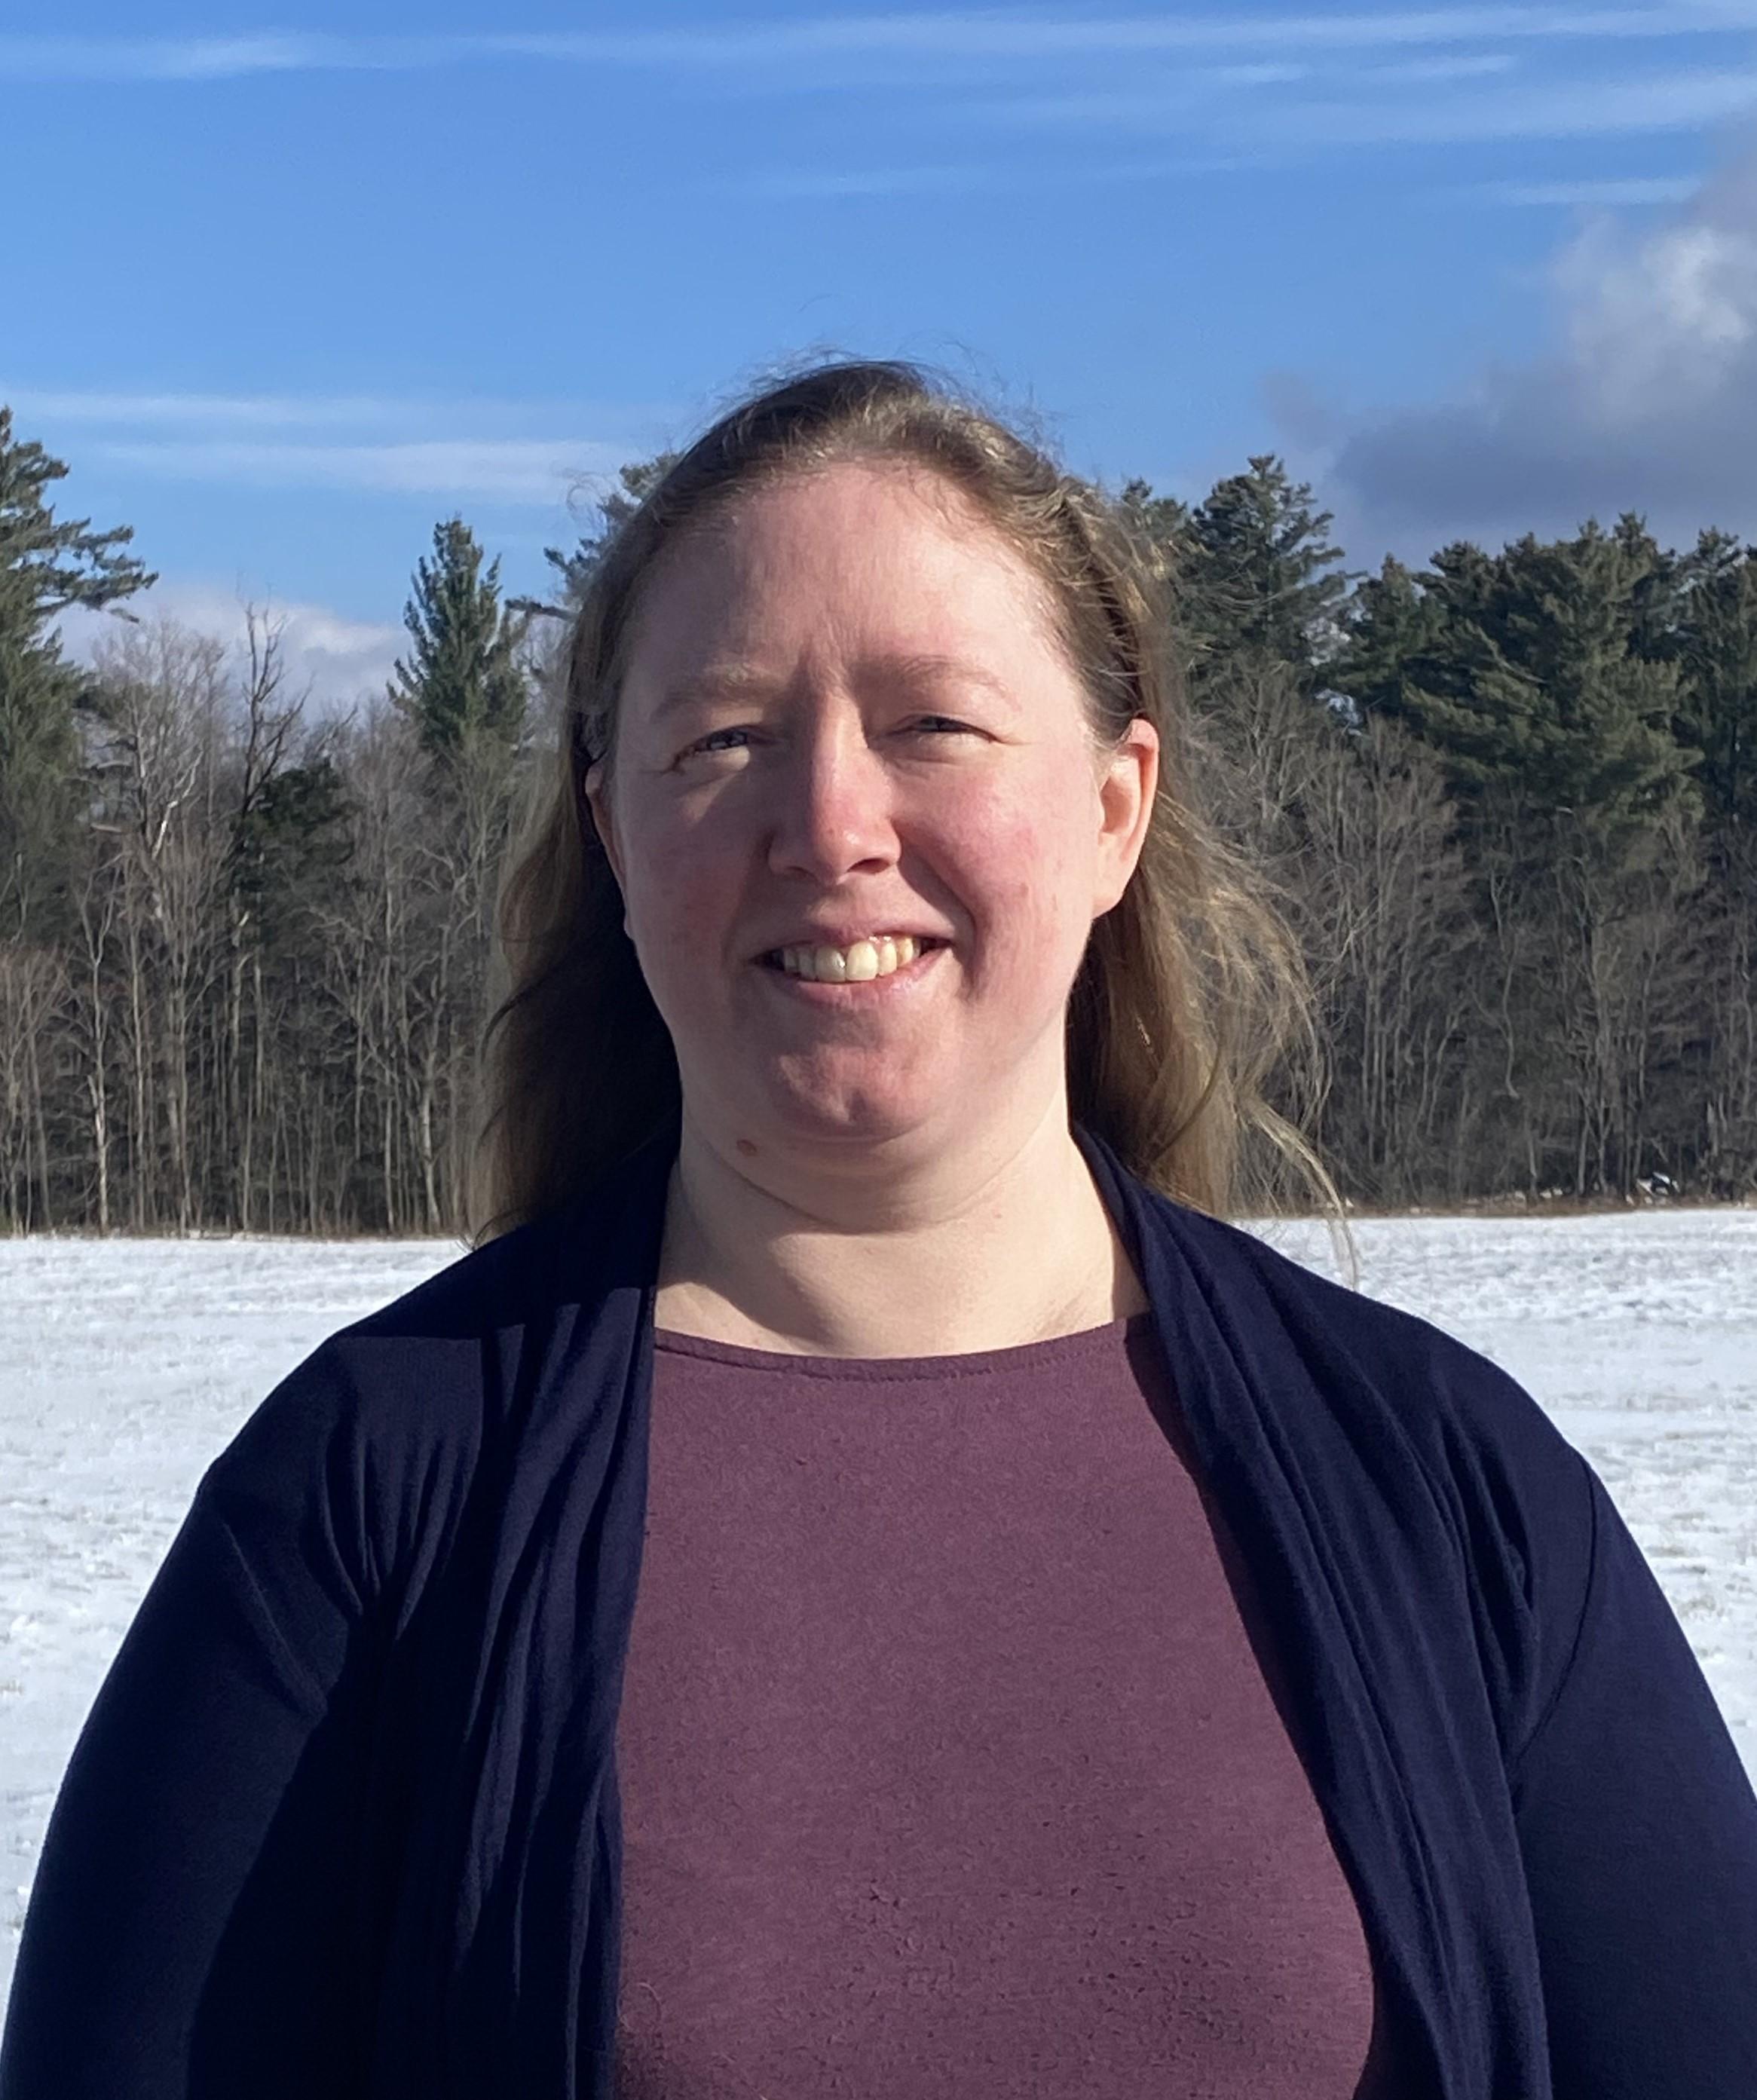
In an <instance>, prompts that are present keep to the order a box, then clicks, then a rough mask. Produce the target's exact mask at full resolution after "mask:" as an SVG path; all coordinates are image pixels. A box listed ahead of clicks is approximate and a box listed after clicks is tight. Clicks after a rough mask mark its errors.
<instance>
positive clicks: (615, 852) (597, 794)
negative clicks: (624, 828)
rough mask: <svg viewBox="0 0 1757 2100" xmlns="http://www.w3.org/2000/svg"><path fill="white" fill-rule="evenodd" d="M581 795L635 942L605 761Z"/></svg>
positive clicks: (589, 775)
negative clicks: (614, 881) (620, 894)
mask: <svg viewBox="0 0 1757 2100" xmlns="http://www.w3.org/2000/svg"><path fill="white" fill-rule="evenodd" d="M580 786H581V792H582V794H583V795H584V796H585V805H586V807H587V809H588V810H589V811H590V812H591V816H592V826H593V828H594V831H596V832H597V833H598V841H599V843H600V844H601V845H603V849H604V858H606V859H607V861H608V862H610V871H611V874H612V875H613V876H615V877H616V887H617V889H620V891H621V892H622V895H623V911H622V930H623V932H624V933H627V934H628V935H629V937H630V938H631V939H632V938H633V929H632V928H631V927H630V926H629V912H628V894H629V890H628V885H627V884H626V883H625V881H624V880H623V879H622V854H621V849H620V848H619V847H618V845H617V844H616V823H615V820H614V818H612V817H611V814H610V796H609V794H608V792H607V789H606V786H605V782H604V761H603V759H602V758H595V759H594V760H593V761H592V763H591V764H590V765H589V766H587V768H586V769H585V773H584V774H582V775H581V782H580Z"/></svg>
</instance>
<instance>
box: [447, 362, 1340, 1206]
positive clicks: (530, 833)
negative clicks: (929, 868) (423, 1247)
mask: <svg viewBox="0 0 1757 2100" xmlns="http://www.w3.org/2000/svg"><path fill="white" fill-rule="evenodd" d="M847 460H866V461H894V462H900V463H904V464H907V465H914V466H916V467H917V468H925V469H926V470H929V471H930V472H932V473H934V474H938V475H940V476H942V477H943V479H944V480H945V481H947V483H950V484H951V486H952V487H954V488H956V490H958V491H960V492H961V493H962V494H963V495H964V496H965V497H966V498H967V499H968V500H969V501H970V502H971V503H972V504H973V505H975V506H976V508H977V510H978V512H979V513H980V514H982V516H983V517H984V518H986V519H987V521H988V522H989V523H990V524H991V526H992V527H993V528H994V530H995V532H997V533H998V534H999V535H1000V537H1001V538H1002V539H1003V540H1004V541H1005V542H1006V544H1007V545H1009V546H1010V547H1012V548H1013V549H1015V550H1016V551H1017V553H1018V554H1020V555H1021V556H1022V557H1023V558H1024V559H1025V560H1026V562H1027V563H1028V564H1029V565H1030V566H1031V568H1032V569H1033V570H1034V571H1035V572H1036V574H1037V575H1038V576H1040V578H1041V579H1042V580H1043V582H1044V584H1045V585H1047V586H1048V590H1047V593H1046V595H1047V598H1048V604H1049V607H1050V609H1051V611H1052V614H1053V619H1054V621H1055V624H1056V626H1057V629H1059V634H1060V639H1061V641H1062V644H1063V646H1065V647H1066V650H1067V652H1068V655H1069V658H1070V660H1071V662H1072V663H1073V664H1074V665H1075V668H1076V669H1077V670H1078V672H1079V676H1080V679H1081V682H1082V685H1083V686H1084V690H1085V694H1086V698H1087V702H1088V726H1089V729H1090V730H1091V733H1092V735H1093V739H1094V741H1095V744H1096V746H1097V747H1098V748H1107V747H1114V745H1115V743H1117V742H1118V741H1119V739H1120V738H1121V736H1122V735H1123V734H1124V731H1125V730H1126V729H1127V728H1128V724H1129V722H1130V721H1132V719H1133V718H1134V717H1137V716H1145V717H1146V719H1147V720H1148V721H1150V722H1151V723H1152V724H1153V725H1154V727H1155V728H1156V729H1157V730H1158V731H1159V739H1160V770H1159V787H1158V792H1157V794H1156V796H1155V798H1154V807H1153V812H1152V816H1151V818H1150V825H1149V828H1148V832H1147V835H1146V842H1145V844H1144V845H1143V847H1142V849H1141V858H1140V860H1139V862H1138V863H1137V867H1136V869H1135V872H1134V875H1133V876H1132V879H1131V880H1130V882H1129V885H1128V889H1127V890H1126V891H1125V892H1124V895H1123V897H1122V898H1121V900H1120V902H1119V903H1118V904H1117V905H1116V906H1115V907H1114V908H1113V909H1112V910H1111V911H1109V912H1107V913H1106V914H1105V915H1104V916H1103V917H1101V918H1100V919H1098V920H1096V921H1095V922H1094V924H1093V929H1092V937H1091V939H1090V942H1088V947H1087V951H1086V954H1085V956H1084V960H1083V961H1082V963H1081V965H1080V968H1079V973H1078V975H1077V977H1075V982H1074V986H1073V989H1072V993H1071V997H1070V1000H1069V1004H1068V1021H1067V1057H1068V1074H1067V1077H1068V1100H1069V1111H1070V1114H1071V1117H1072V1118H1073V1119H1074V1120H1075V1122H1077V1123H1083V1124H1084V1125H1085V1126H1086V1127H1088V1128H1090V1129H1092V1130H1094V1131H1096V1132H1097V1133H1098V1134H1099V1135H1100V1136H1103V1137H1105V1138H1106V1139H1107V1140H1109V1141H1110V1144H1111V1145H1113V1146H1114V1147H1115V1149H1116V1151H1117V1153H1118V1154H1119V1157H1120V1158H1121V1159H1122V1161H1123V1162H1124V1165H1125V1166H1126V1167H1128V1168H1129V1169H1130V1170H1131V1171H1133V1172H1134V1173H1135V1174H1137V1175H1138V1176H1140V1177H1141V1179H1143V1180H1146V1182H1148V1183H1149V1184H1150V1185H1152V1186H1154V1188H1157V1189H1160V1190H1161V1191H1163V1193H1166V1194H1168V1195H1171V1196H1173V1197H1175V1198H1178V1199H1179V1200H1180V1201H1181V1202H1185V1203H1189V1204H1190V1205H1192V1206H1194V1207H1196V1208H1198V1209H1201V1210H1205V1211H1210V1212H1212V1213H1214V1214H1215V1215H1227V1214H1229V1213H1231V1212H1234V1211H1237V1210H1238V1209H1239V1208H1241V1207H1248V1208H1250V1209H1253V1210H1262V1209H1271V1208H1278V1207H1283V1205H1284V1200H1285V1199H1287V1198H1290V1197H1291V1199H1292V1201H1293V1202H1294V1203H1295V1204H1296V1205H1298V1204H1300V1199H1301V1198H1305V1199H1306V1200H1307V1201H1309V1199H1310V1198H1313V1197H1315V1198H1317V1200H1318V1204H1319V1207H1322V1208H1324V1209H1327V1210H1331V1211H1334V1210H1335V1207H1336V1202H1335V1190H1334V1189H1333V1187H1332V1185H1331V1182H1330V1180H1329V1177H1328V1176H1327V1174H1326V1173H1325V1171H1324V1169H1323V1167H1322V1164H1321V1163H1320V1162H1319V1161H1318V1158H1317V1157H1316V1155H1315V1154H1314V1153H1313V1150H1312V1149H1311V1147H1310V1145H1309V1144H1308V1143H1307V1141H1306V1140H1305V1138H1304V1137H1303V1136H1301V1135H1300V1131H1299V1129H1298V1127H1297V1125H1296V1122H1295V1121H1294V1120H1292V1119H1290V1117H1289V1116H1287V1115H1284V1114H1282V1113H1280V1112H1278V1110H1276V1109H1275V1108H1274V1107H1272V1106H1271V1105H1270V1104H1269V1101H1268V1099H1267V1098H1266V1095H1265V1088H1266V1087H1267V1086H1268V1084H1269V1080H1270V1079H1271V1077H1272V1075H1273V1076H1274V1077H1275V1079H1277V1082H1278V1087H1279V1090H1280V1091H1281V1092H1282V1094H1283V1096H1284V1098H1290V1099H1291V1098H1297V1097H1299V1096H1300V1088H1301V1087H1302V1086H1303V1087H1305V1098H1307V1099H1308V1100H1309V1099H1310V1098H1312V1097H1313V1088H1314V1087H1315V1085H1316V1081H1317V1072H1318V1046H1317V1041H1316V1037H1315V1034H1314V1031H1313V1026H1312V1021H1311V1000H1310V995H1309V989H1308V986H1307V981H1306V977H1305V970H1304V966H1303V963H1302V960H1301V957H1300V951H1299V949H1298V947H1297V946H1296V942H1295V941H1294V939H1293V937H1292V936H1291V933H1289V932H1288V930H1287V927H1286V925H1285V924H1284V922H1283V921H1282V919H1281V917H1280V916H1279V915H1278V912H1277V911H1275V909H1274V905H1273V902H1272V901H1271V898H1270V896H1269V892H1268V890H1267V889H1266V887H1265V885H1264V883H1263V882H1262V881H1261V880H1260V878H1259V877H1257V876H1256V875H1255V873H1254V872H1253V871H1252V869H1251V868H1250V867H1249V866H1248V865H1247V863H1246V862H1244V861H1243V859H1242V858H1240V857H1239V856H1238V854H1237V853H1236V852H1235V851H1234V850H1233V849H1231V848H1229V846H1227V845H1225V844H1224V843H1223V842H1222V840H1221V839H1220V838H1219V836H1217V835H1216V832H1215V830H1214V829H1213V827H1212V825H1211V824H1210V823H1209V822H1208V821H1207V818H1206V817H1205V815H1204V814H1203V809H1202V805H1201V801H1200V798H1199V794H1198V792H1197V789H1196V786H1195V783H1194V782H1193V781H1192V779H1191V778H1190V760H1191V753H1192V743H1193V739H1192V738H1191V736H1190V725H1189V722H1188V720H1187V717H1186V712H1185V707H1184V704H1183V699H1182V694H1181V686H1180V682H1179V680H1178V678H1177V676H1176V670H1175V666H1174V660H1173V655H1172V649H1171V646H1170V645H1171V636H1172V613H1171V607H1170V602H1169V598H1168V582H1169V579H1168V576H1166V574H1165V571H1164V567H1163V562H1161V561H1160V560H1159V558H1158V557H1157V556H1156V555H1155V554H1154V552H1153V550H1152V549H1150V548H1148V547H1147V546H1146V545H1144V544H1143V543H1142V542H1141V541H1140V540H1138V539H1137V537H1136V536H1134V535H1132V533H1131V532H1130V531H1129V529H1128V527H1126V525H1125V524H1124V521H1123V518H1122V516H1121V514H1120V512H1119V510H1118V508H1117V506H1115V505H1113V504H1112V503H1110V501H1107V500H1106V498H1105V497H1104V496H1102V495H1101V493H1100V492H1098V491H1097V490H1096V489H1094V488H1093V487H1091V486H1090V485H1089V484H1088V483H1085V482H1083V481H1081V480H1079V479H1076V478H1075V476H1073V475H1071V474H1067V473H1066V472H1064V471H1063V470H1062V468H1061V467H1060V466H1059V465H1057V463H1056V462H1055V461H1054V460H1053V459H1052V458H1051V457H1049V455H1048V452H1047V450H1046V449H1044V448H1043V447H1042V446H1040V445H1039V444H1035V443H1030V442H1028V441H1027V440H1026V439H1025V438H1023V437H1022V436H1021V435H1019V434H1018V432H1017V431H1016V430H1013V429H1010V428H1009V427H1008V426H1007V425H1006V424H1004V422H1002V421H1000V419H999V418H998V417H995V415H994V414H992V413H991V412H989V411H987V409H985V408H983V407H982V406H981V405H979V404H977V403H975V402H973V401H971V400H969V399H967V398H965V397H964V396H963V395H961V394H960V392H959V391H957V390H956V389H955V388H954V387H953V386H951V384H949V383H948V382H945V381H944V380H942V379H939V378H937V377H929V375H928V374H927V373H925V372H924V371H923V370H922V369H921V368H920V367H918V366H916V365H913V364H903V363H897V362H878V361H865V360H836V361H832V362H828V363H819V364H814V365H813V366H811V367H810V368H807V369H806V370H804V371H801V372H798V373H794V374H792V375H791V376H789V377H785V378H784V379H782V380H781V381H780V382H779V383H776V384H772V385H770V386H767V387H766V388H765V389H763V390H762V391H760V392H758V393H757V394H755V395H753V396H751V397H749V398H748V399H744V401H742V402H740V403H739V404H738V405H737V406H735V408H732V409H731V410H730V411H729V412H727V413H726V414H724V415H722V417H720V418H719V419H718V420H717V421H716V422H715V423H714V424H713V427H712V428H711V429H710V430H708V431H707V432H706V433H705V434H704V435H703V436H701V437H700V438H699V439H696V441H695V443H694V444H692V445H691V446H690V448H688V450H687V451H686V452H683V453H682V454H681V455H680V456H679V457H678V458H677V459H676V460H675V461H673V463H672V464H671V465H670V466H669V470H667V471H666V472H665V473H664V475H663V476H662V478H661V479H660V480H659V481H658V483H656V485H655V486H654V487H652V488H651V490H650V492H648V493H647V496H645V498H644V499H643V500H642V501H641V503H640V504H639V505H638V507H637V508H636V509H635V510H634V511H633V514H631V515H630V516H629V517H628V518H626V519H625V522H624V523H622V524H621V526H620V527H619V528H618V530H617V531H616V533H615V535H614V536H613V537H612V538H611V540H610V541H609V542H608V544H607V545H606V546H605V547H604V548H603V550H602V552H601V554H600V556H599V558H598V563H597V566H596V567H595V569H594V571H593V573H592V575H591V576H590V579H589V583H588V585H587V587H586V589H585V595H584V599H583V602H582V603H581V608H580V611H579V615H578V618H577V620H576V623H575V625H574V629H573V633H572V642H571V646H570V648H569V651H568V654H567V683H566V689H565V696H564V699H563V708H562V721H561V733H560V736H559V738H558V748H557V752H556V758H555V764H554V769H553V771H552V772H551V773H550V777H549V778H548V779H546V780H545V781H543V782H541V783H540V792H539V793H538V794H537V796H536V799H535V801H534V802H533V805H532V810H531V812H530V814H529V818H528V823H527V824H526V826H525V828H524V831H523V836H521V838H520V839H519V842H518V844H517V845H516V847H515V849H514V854H513V855H512V857H511V859H510V864H509V869H508V872H507V876H506V880H505V884H504V885H503V887H502V890H501V899H500V911H499V924H500V933H501V954H500V956H499V958H498V968H499V971H500V973H501V982H500V983H499V985H498V986H497V990H498V991H499V993H500V996H499V999H498V1003H497V1005H496V1007H495V1008H494V1012H493V1017H492V1020H491V1021H489V1024H488V1030H487V1034H486V1036H485V1038H484V1042H483V1060H482V1117H481V1121H480V1126H479V1136H478V1140H477V1149H476V1157H475V1171H474V1174H473V1176H472V1185H471V1189H470V1205H469V1207H470V1227H471V1232H472V1236H473V1237H475V1239H476V1240H478V1241H481V1240H485V1239H488V1238H491V1237H493V1236H494V1235H495V1234H497V1233H501V1232H504V1231H506V1230H508V1229H510V1227H512V1226H514V1225H515V1224H519V1223H521V1222H522V1221H523V1220H526V1219H528V1218H531V1217H533V1216H536V1215H538V1214H539V1213H541V1212H542V1211H546V1210H548V1209H550V1208H551V1207H553V1206H554V1205H556V1204H557V1203H559V1202H565V1201H567V1199H568V1198H571V1197H572V1196H573V1195H575V1194H576V1193H578V1192H579V1191H581V1189H584V1188H585V1187H587V1186H589V1185H590V1183H591V1182H592V1180H594V1177H595V1176H598V1174H599V1173H600V1172H602V1171H603V1170H604V1169H605V1168H606V1167H609V1166H610V1165H611V1164H613V1163H614V1162H616V1161H617V1160H618V1159H620V1158H623V1157H625V1155H626V1154H629V1153H630V1152H632V1151H633V1150H634V1149H636V1148H637V1147H638V1146H639V1145H642V1144H643V1143H644V1142H646V1141H647V1140H648V1139H649V1138H651V1137H653V1136H656V1135H658V1133H659V1132H660V1130H661V1129H662V1128H663V1127H664V1126H665V1124H666V1123H667V1120H668V1119H669V1118H675V1117H676V1116H677V1114H678V1110H679V1105H680V1099H681V1096H680V1092H679V1081H678V1067H677V1060H676V1057H675V1056H674V1054H673V1050H672V1046H671V1039H670V1036H669V1032H668V1031H667V1030H666V1028H665V1025H664V1021H663V1020H662V1019H661V1018H660V1013H659V1010H658V1008H656V1006H655V1005H654V1004H653V1001H652V998H651V994H650V993H649V992H648V990H647V984H646V981H645V979H644V977H642V973H641V968H640V964H639V962H638V960H637V959H636V956H635V952H634V948H633V944H632V943H631V942H630V941H629V937H628V936H627V934H626V933H625V931H624V930H623V904H622V897H621V893H620V889H618V887H617V884H616V877H615V876H614V874H613V872H612V871H611V867H610V864H609V862H608V860H607V858H606V857H605V854H604V852H603V847H602V845H601V844H600V843H599V840H598V834H597V831H596V827H594V824H593V823H592V819H591V815H590V813H589V809H588V807H587V805H586V802H585V796H584V793H583V792H582V782H583V779H584V776H585V771H586V769H587V768H588V767H589V765H591V764H592V762H593V761H594V760H596V759H598V758H599V757H603V760H604V761H605V770H606V772H607V773H608V772H609V771H610V770H611V769H612V768H613V766H614V763H615V756H616V721H617V707H618V700H619V697H620V686H621V681H622V674H623V671H624V668H625V648H626V644H627V641H628V637H629V632H630V629H631V626H632V623H633V611H634V608H635V607H636V604H637V602H638V599H639V597H640V593H641V590H642V586H643V585H644V583H645V581H646V580H647V577H648V576H649V575H650V574H651V571H652V568H653V565H654V562H655V561H656V558H657V557H658V556H659V554H660V552H661V551H662V549H664V547H665V546H666V545H668V544H669V542H670V541H671V540H672V539H673V537H674V536H676V534H677V533H678V532H679V530H680V529H681V528H682V527H683V526H685V525H686V524H687V523H690V522H691V521H692V520H695V519H698V518H701V517H703V516H704V514H705V513H706V512H707V511H708V510H709V508H710V507H711V506H718V505H723V504H724V503H725V502H726V499H727V498H728V497H729V496H731V495H732V494H733V493H734V492H738V491H740V490H745V489H749V488H751V487H754V486H757V485H759V484H761V483H766V482H767V481H770V480H771V479H775V477H778V476H779V475H782V474H788V473H792V472H800V471H804V470H810V469H812V468H814V467H819V466H823V465H829V464H831V463H833V462H837V461H847Z"/></svg>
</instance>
